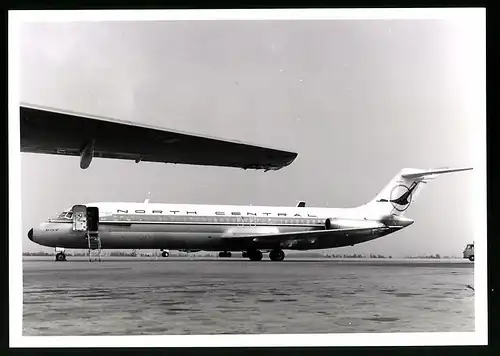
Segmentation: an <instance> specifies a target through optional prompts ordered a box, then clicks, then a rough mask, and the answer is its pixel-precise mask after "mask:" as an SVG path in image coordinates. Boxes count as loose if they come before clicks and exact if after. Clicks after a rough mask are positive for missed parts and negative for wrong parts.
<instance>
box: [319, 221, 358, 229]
mask: <svg viewBox="0 0 500 356" xmlns="http://www.w3.org/2000/svg"><path fill="white" fill-rule="evenodd" d="M348 227H352V222H349V221H344V220H340V219H335V218H328V219H326V220H325V229H326V230H337V229H345V228H348Z"/></svg>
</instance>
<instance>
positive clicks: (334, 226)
mask: <svg viewBox="0 0 500 356" xmlns="http://www.w3.org/2000/svg"><path fill="white" fill-rule="evenodd" d="M380 227H383V224H381V223H380V222H377V221H372V220H357V219H336V218H328V219H326V220H325V229H326V230H338V229H353V228H359V229H376V228H380Z"/></svg>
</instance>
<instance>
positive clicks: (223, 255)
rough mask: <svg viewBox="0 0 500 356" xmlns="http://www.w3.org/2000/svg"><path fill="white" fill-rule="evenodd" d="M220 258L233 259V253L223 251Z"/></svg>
mask: <svg viewBox="0 0 500 356" xmlns="http://www.w3.org/2000/svg"><path fill="white" fill-rule="evenodd" d="M219 257H221V258H223V257H231V252H229V251H221V252H219Z"/></svg>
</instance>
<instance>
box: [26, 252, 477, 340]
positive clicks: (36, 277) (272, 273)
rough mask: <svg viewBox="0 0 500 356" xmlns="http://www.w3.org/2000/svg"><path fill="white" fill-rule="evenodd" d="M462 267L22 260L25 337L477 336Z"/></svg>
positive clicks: (469, 273) (469, 272)
mask: <svg viewBox="0 0 500 356" xmlns="http://www.w3.org/2000/svg"><path fill="white" fill-rule="evenodd" d="M473 267H474V264H473V263H471V262H468V261H461V260H450V261H446V260H442V261H437V260H423V261H413V260H376V259H374V260H352V259H346V260H335V259H309V260H305V259H300V260H299V259H292V258H289V259H286V260H285V261H283V262H278V263H276V262H271V261H268V260H265V259H263V260H262V261H260V262H250V261H248V260H246V259H236V258H232V259H217V258H206V259H202V258H196V259H193V258H171V257H169V258H158V259H155V258H154V257H152V258H119V257H105V258H104V260H103V262H102V263H89V262H88V260H86V259H85V258H83V257H68V262H54V261H53V257H24V259H23V269H24V272H23V283H24V291H23V297H24V310H23V315H24V317H23V334H24V335H27V336H31V335H69V336H77V335H141V334H143V335H144V334H146V335H162V334H217V333H230V334H249V333H258V334H262V333H271V334H272V333H348V332H350V333H352V332H356V333H359V332H432V331H437V332H447V331H453V332H459V331H474V290H473V289H472V288H471V286H472V287H473V286H474V281H473V272H474V268H473Z"/></svg>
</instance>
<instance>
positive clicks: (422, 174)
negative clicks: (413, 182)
mask: <svg viewBox="0 0 500 356" xmlns="http://www.w3.org/2000/svg"><path fill="white" fill-rule="evenodd" d="M471 169H472V168H447V169H430V170H428V171H424V172H417V173H407V174H402V175H401V176H402V177H403V178H413V179H415V178H423V177H426V176H432V175H436V174H444V173H452V172H460V171H469V170H471Z"/></svg>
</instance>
